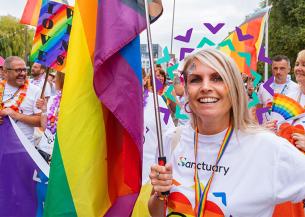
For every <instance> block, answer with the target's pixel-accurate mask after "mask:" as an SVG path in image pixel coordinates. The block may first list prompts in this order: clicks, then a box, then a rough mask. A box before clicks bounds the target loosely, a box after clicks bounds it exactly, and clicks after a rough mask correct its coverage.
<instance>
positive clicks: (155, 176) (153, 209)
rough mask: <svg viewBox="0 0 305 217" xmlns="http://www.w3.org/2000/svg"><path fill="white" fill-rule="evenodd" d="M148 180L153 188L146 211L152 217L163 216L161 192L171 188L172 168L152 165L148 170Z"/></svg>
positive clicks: (167, 165) (163, 201)
mask: <svg viewBox="0 0 305 217" xmlns="http://www.w3.org/2000/svg"><path fill="white" fill-rule="evenodd" d="M149 178H150V180H151V184H152V186H153V190H152V193H151V196H150V199H149V201H148V210H149V213H150V215H151V216H152V217H162V216H164V211H165V210H164V203H165V200H164V199H165V198H164V196H163V195H162V192H166V191H169V190H170V189H171V187H172V180H173V176H172V166H171V165H169V164H166V165H165V166H159V165H153V166H152V167H151V169H150V174H149Z"/></svg>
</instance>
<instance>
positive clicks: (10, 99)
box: [0, 49, 305, 217]
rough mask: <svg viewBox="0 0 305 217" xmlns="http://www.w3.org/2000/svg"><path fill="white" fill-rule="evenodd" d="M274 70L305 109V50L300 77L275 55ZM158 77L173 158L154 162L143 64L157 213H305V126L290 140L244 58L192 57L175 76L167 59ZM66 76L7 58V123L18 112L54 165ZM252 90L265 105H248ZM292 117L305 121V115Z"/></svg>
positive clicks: (146, 177) (0, 70)
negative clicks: (245, 70) (239, 61)
mask: <svg viewBox="0 0 305 217" xmlns="http://www.w3.org/2000/svg"><path fill="white" fill-rule="evenodd" d="M271 71H272V75H273V76H274V82H273V83H272V84H271V87H272V88H273V90H274V92H275V93H279V94H283V95H286V96H288V97H290V98H292V99H294V100H295V101H297V102H298V103H299V104H300V105H301V106H302V107H304V106H305V50H303V51H300V52H299V53H298V54H297V60H296V62H295V65H294V70H293V71H294V75H295V78H296V82H294V81H292V79H291V76H290V75H289V72H290V71H291V63H290V61H289V59H288V57H286V56H284V55H277V56H275V57H273V59H272V65H271ZM155 73H156V74H155V75H156V79H157V80H156V84H157V94H158V101H159V109H160V116H161V120H162V121H161V127H162V135H163V141H164V142H163V143H164V153H165V156H166V157H167V162H168V163H167V164H166V165H165V166H161V165H157V164H155V162H156V159H157V157H158V156H157V153H158V151H157V127H156V122H155V105H154V100H153V94H152V91H153V90H152V83H153V82H152V76H151V74H150V73H148V72H145V71H144V69H143V70H142V76H143V107H144V147H143V168H142V171H143V172H142V185H143V187H144V188H145V187H147V189H148V191H151V193H150V197H146V198H145V199H144V202H143V206H147V204H148V206H147V211H149V212H150V215H151V216H158V217H159V216H166V215H167V216H171V215H179V216H204V215H205V214H208V213H210V214H213V213H214V214H220V216H234V217H235V216H247V217H250V216H253V217H254V216H260V217H264V216H266V217H267V216H274V217H280V216H285V217H302V216H304V207H303V203H302V200H303V199H304V198H305V156H304V153H305V131H304V133H300V132H299V131H298V132H293V131H292V132H291V134H290V135H289V136H290V138H289V139H288V138H287V137H285V138H281V136H282V135H281V133H280V131H279V129H280V128H281V126H280V125H279V124H278V123H279V122H283V117H281V116H280V115H279V114H277V113H275V112H272V110H271V106H272V103H273V96H272V95H271V94H270V92H268V91H267V90H266V89H265V87H264V86H263V85H260V86H259V88H254V86H253V77H251V76H246V75H244V74H241V73H240V71H239V70H238V68H237V66H236V63H235V62H234V61H233V60H232V59H231V58H230V57H229V56H227V55H226V54H224V53H222V52H221V51H218V50H216V49H203V50H201V51H199V52H197V53H196V54H192V55H190V56H188V57H187V58H186V60H185V61H184V64H183V69H182V70H181V71H178V73H176V74H175V76H174V79H173V80H170V79H169V78H168V75H167V73H166V71H165V69H163V68H162V67H161V66H160V65H158V64H156V65H155ZM64 77H65V76H64V74H63V73H61V72H49V69H47V68H46V67H44V66H43V65H41V64H38V63H33V64H32V66H31V70H30V71H29V70H28V67H27V66H26V64H25V62H24V60H23V59H21V58H19V57H17V56H10V57H7V58H6V59H3V58H2V57H0V103H1V104H0V124H2V123H3V121H5V117H6V116H9V117H10V118H11V119H12V120H13V121H15V122H16V124H17V126H18V127H19V128H20V130H21V131H22V132H23V133H24V135H25V136H26V137H27V139H28V140H29V141H30V142H31V143H32V144H33V145H34V146H35V147H36V148H37V150H38V151H39V153H40V154H41V155H42V156H43V157H44V159H45V160H46V161H47V162H50V160H51V156H52V150H53V145H54V139H55V134H56V127H57V121H58V115H59V110H60V101H61V96H62V90H63V85H64ZM253 92H257V94H258V96H259V100H260V102H259V104H258V105H257V106H256V108H252V109H251V110H249V109H248V103H249V101H251V100H252V96H253ZM262 107H264V108H266V107H270V110H269V112H266V113H264V114H263V124H262V125H259V124H258V121H257V118H256V112H255V111H256V109H259V108H262ZM177 114H178V115H177ZM181 115H182V116H183V117H184V118H181ZM287 123H288V124H289V126H294V125H296V124H300V125H302V126H303V127H305V117H300V118H298V119H295V120H293V121H287ZM287 123H286V124H287ZM287 139H288V140H289V141H290V142H291V141H292V142H291V143H292V144H291V143H290V142H289V141H287ZM164 192H169V195H166V194H165V193H164ZM219 195H220V196H219ZM220 197H221V199H219V198H220ZM274 208H275V209H274Z"/></svg>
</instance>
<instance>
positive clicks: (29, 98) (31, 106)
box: [3, 83, 41, 142]
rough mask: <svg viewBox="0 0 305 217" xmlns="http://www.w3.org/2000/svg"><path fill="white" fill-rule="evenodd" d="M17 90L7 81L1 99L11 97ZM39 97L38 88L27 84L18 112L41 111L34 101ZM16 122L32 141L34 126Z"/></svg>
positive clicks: (25, 113) (30, 113) (28, 113)
mask: <svg viewBox="0 0 305 217" xmlns="http://www.w3.org/2000/svg"><path fill="white" fill-rule="evenodd" d="M17 90H18V88H17V87H13V86H11V85H9V84H8V83H6V84H5V89H4V94H3V101H5V100H7V99H9V98H11V97H12V96H13V95H14V93H15V92H16V91H17ZM16 97H17V96H16ZM39 97H40V88H38V87H36V86H35V85H33V84H29V86H28V90H27V92H26V96H25V98H24V100H23V102H22V103H21V105H20V107H19V112H20V113H22V114H24V115H33V114H38V113H41V110H40V109H38V108H37V107H36V101H37V100H38V99H39ZM5 106H7V104H5ZM16 124H17V126H18V127H19V128H20V130H21V131H22V132H23V133H24V135H25V136H26V137H27V138H28V139H29V140H30V141H31V142H33V133H34V127H32V126H30V125H28V124H25V123H23V122H20V121H16Z"/></svg>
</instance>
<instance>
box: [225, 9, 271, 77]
mask: <svg viewBox="0 0 305 217" xmlns="http://www.w3.org/2000/svg"><path fill="white" fill-rule="evenodd" d="M269 10H270V8H264V9H262V10H260V11H258V12H256V13H255V14H253V15H252V16H250V17H248V18H247V19H246V20H245V21H244V22H243V23H242V24H241V25H240V26H239V28H240V29H241V31H242V33H243V34H244V35H245V34H250V35H251V36H253V38H251V39H248V40H245V41H240V40H239V39H238V34H237V32H236V31H233V32H232V33H231V34H230V35H229V36H228V37H226V38H225V39H224V41H226V40H231V41H232V43H233V46H234V48H235V51H232V50H230V49H229V47H228V46H225V47H220V50H221V51H223V52H225V53H227V54H228V55H229V56H230V57H231V58H233V59H234V60H235V62H236V64H237V66H238V68H239V70H240V71H241V72H243V73H246V74H247V75H251V71H250V69H252V70H254V71H256V70H257V58H258V54H259V50H260V48H261V45H262V41H263V36H264V28H265V23H266V19H267V17H268V13H269ZM239 52H246V53H249V54H250V55H251V61H250V66H248V65H247V63H246V61H245V59H244V58H243V57H241V56H240V55H239V54H238V53H239Z"/></svg>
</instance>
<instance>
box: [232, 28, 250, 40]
mask: <svg viewBox="0 0 305 217" xmlns="http://www.w3.org/2000/svg"><path fill="white" fill-rule="evenodd" d="M235 30H236V33H237V37H238V40H239V41H246V40H249V39H252V38H253V36H252V35H250V34H243V32H242V30H241V29H240V28H239V27H236V28H235Z"/></svg>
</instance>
